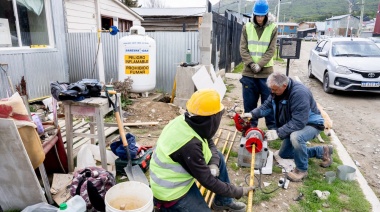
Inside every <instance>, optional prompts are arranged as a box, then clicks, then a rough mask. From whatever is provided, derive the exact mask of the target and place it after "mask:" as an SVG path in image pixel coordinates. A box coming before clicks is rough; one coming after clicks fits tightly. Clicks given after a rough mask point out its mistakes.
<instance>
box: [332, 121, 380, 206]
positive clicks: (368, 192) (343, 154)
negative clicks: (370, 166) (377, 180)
mask: <svg viewBox="0 0 380 212" xmlns="http://www.w3.org/2000/svg"><path fill="white" fill-rule="evenodd" d="M331 143H332V144H333V145H334V147H335V149H336V152H337V153H338V155H339V158H340V159H341V160H342V163H343V164H345V165H349V166H352V167H354V168H355V169H356V179H357V181H358V183H359V185H360V188H361V189H362V191H363V194H364V196H365V197H366V199H367V200H368V202H369V203H370V204H371V206H372V211H373V212H375V211H378V210H379V208H380V201H379V199H378V198H377V196H376V194H375V192H373V190H372V189H371V187H370V186H369V185H368V182H367V180H366V179H365V178H364V176H363V175H362V173H361V172H360V170H359V169H358V167H357V166H356V164H355V163H354V161H353V160H352V158H351V157H350V155H349V154H348V152H347V150H346V148H345V147H344V146H343V144H342V143H341V142H340V140H339V139H338V136H337V135H336V134H335V131H334V130H332V129H331Z"/></svg>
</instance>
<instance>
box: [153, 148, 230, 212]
mask: <svg viewBox="0 0 380 212" xmlns="http://www.w3.org/2000/svg"><path fill="white" fill-rule="evenodd" d="M218 154H219V157H220V162H219V171H220V173H219V177H218V179H219V180H221V181H223V182H226V183H230V178H229V177H228V172H227V167H226V163H225V162H224V157H223V155H222V153H221V152H219V151H218ZM214 201H215V202H217V203H218V205H228V204H230V203H231V202H232V198H230V197H223V196H220V195H215V199H214ZM160 211H161V212H177V211H178V212H193V211H200V212H206V211H211V209H210V208H209V207H208V205H207V203H206V202H205V200H204V197H203V196H202V195H201V192H200V191H199V188H198V187H197V185H196V184H195V183H194V184H193V185H192V186H191V188H190V190H189V191H188V192H187V194H186V195H185V196H184V197H182V198H181V199H180V200H179V201H178V202H177V203H176V204H175V205H173V206H172V207H170V208H161V210H160Z"/></svg>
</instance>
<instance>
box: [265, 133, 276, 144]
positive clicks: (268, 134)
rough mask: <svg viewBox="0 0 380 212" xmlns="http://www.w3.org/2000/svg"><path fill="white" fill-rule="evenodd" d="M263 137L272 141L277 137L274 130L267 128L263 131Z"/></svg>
mask: <svg viewBox="0 0 380 212" xmlns="http://www.w3.org/2000/svg"><path fill="white" fill-rule="evenodd" d="M265 137H266V138H267V140H268V141H274V140H277V139H278V134H277V131H276V130H268V131H267V132H266V133H265Z"/></svg>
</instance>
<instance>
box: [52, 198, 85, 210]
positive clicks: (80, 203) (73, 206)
mask: <svg viewBox="0 0 380 212" xmlns="http://www.w3.org/2000/svg"><path fill="white" fill-rule="evenodd" d="M86 210H87V208H86V201H84V199H83V198H82V197H81V196H79V195H75V196H74V197H71V199H69V200H68V201H67V202H64V203H61V204H60V205H59V209H58V210H57V211H64V212H85V211H86Z"/></svg>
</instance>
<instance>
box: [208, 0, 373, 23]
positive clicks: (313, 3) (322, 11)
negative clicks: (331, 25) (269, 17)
mask: <svg viewBox="0 0 380 212" xmlns="http://www.w3.org/2000/svg"><path fill="white" fill-rule="evenodd" d="M238 2H239V0H221V2H220V3H216V4H214V5H213V6H212V9H213V11H215V12H219V13H224V11H225V10H226V9H229V10H233V11H238ZM277 2H278V0H268V3H269V11H270V12H271V13H273V14H275V15H276V13H275V8H276V5H277ZM284 2H291V3H288V4H284ZM351 2H361V0H357V1H355V0H351ZM378 3H379V0H365V4H364V15H365V16H368V17H369V18H374V17H375V16H376V12H377V8H378ZM219 5H220V9H219ZM252 7H253V2H252V1H247V0H241V8H240V12H241V13H247V14H251V13H252ZM347 13H348V0H282V1H281V6H280V21H281V22H284V20H285V21H286V22H288V21H290V22H300V21H324V20H325V19H326V18H330V17H332V16H338V15H344V14H347ZM352 13H353V15H356V16H360V5H353V7H352Z"/></svg>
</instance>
